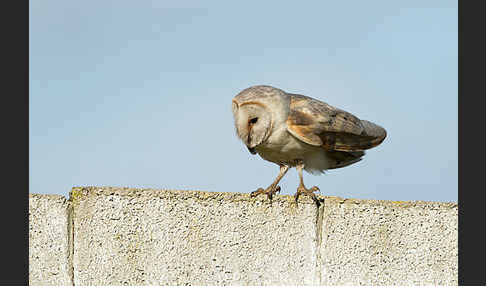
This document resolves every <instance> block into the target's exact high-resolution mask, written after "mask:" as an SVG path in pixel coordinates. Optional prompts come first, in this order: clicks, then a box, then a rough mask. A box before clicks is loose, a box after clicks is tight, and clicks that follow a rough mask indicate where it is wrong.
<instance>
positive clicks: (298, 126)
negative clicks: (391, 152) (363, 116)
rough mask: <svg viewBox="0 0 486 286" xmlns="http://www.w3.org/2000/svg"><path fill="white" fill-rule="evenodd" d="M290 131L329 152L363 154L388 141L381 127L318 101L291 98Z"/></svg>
mask: <svg viewBox="0 0 486 286" xmlns="http://www.w3.org/2000/svg"><path fill="white" fill-rule="evenodd" d="M290 97H291V101H290V114H289V117H288V119H287V130H288V131H289V132H290V133H291V134H292V135H294V136H295V137H297V138H298V139H300V140H302V141H303V142H305V143H307V144H310V145H314V146H322V147H323V148H324V149H326V150H329V151H361V150H366V149H370V148H372V147H375V146H377V145H378V144H380V143H381V142H383V140H384V139H385V137H386V131H385V129H383V128H382V127H380V126H378V125H376V124H374V123H371V122H369V121H366V120H360V119H359V118H357V117H356V116H354V115H352V114H351V113H349V112H346V111H344V110H341V109H338V108H335V107H333V106H331V105H329V104H327V103H324V102H321V101H319V100H316V99H313V98H310V97H307V96H304V95H299V94H290Z"/></svg>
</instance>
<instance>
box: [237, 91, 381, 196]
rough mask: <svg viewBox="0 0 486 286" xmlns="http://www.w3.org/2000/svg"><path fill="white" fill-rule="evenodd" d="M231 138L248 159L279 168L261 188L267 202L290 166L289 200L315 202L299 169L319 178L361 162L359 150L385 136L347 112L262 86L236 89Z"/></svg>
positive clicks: (255, 192)
mask: <svg viewBox="0 0 486 286" xmlns="http://www.w3.org/2000/svg"><path fill="white" fill-rule="evenodd" d="M232 111H233V116H234V122H235V127H236V133H237V136H238V137H239V138H240V139H241V140H242V141H243V143H244V144H245V145H246V147H247V148H248V150H249V151H250V153H251V154H253V155H255V154H258V155H260V157H262V158H263V159H264V160H267V161H270V162H273V163H275V164H277V165H279V166H280V172H279V174H278V176H277V178H276V179H275V180H274V181H273V183H272V184H270V186H269V187H268V188H266V189H263V188H259V189H258V190H256V191H254V192H252V193H251V197H254V196H257V195H259V194H266V195H267V196H268V198H269V199H270V200H271V199H272V196H273V194H275V193H276V192H280V186H278V183H279V181H280V180H281V179H282V177H283V176H284V175H285V173H287V171H288V170H289V168H292V167H295V168H297V171H298V173H299V178H300V184H299V186H298V188H297V192H296V193H295V195H294V197H295V200H296V201H297V200H298V198H299V195H301V194H306V195H309V196H311V197H312V199H314V201H316V202H317V198H316V196H315V194H314V192H316V191H319V188H318V187H317V186H314V187H312V188H310V189H307V188H306V187H305V185H304V179H303V175H302V170H306V171H307V172H309V173H312V174H322V173H324V171H325V170H328V169H336V168H342V167H345V166H349V165H351V164H354V163H356V162H358V161H361V159H362V157H363V156H364V154H365V152H364V150H366V149H370V148H373V147H375V146H377V145H379V144H380V143H381V142H383V140H384V139H385V137H386V131H385V129H383V128H382V127H380V126H378V125H377V124H374V123H371V122H369V121H366V120H360V119H359V118H358V117H356V116H354V115H352V114H351V113H349V112H346V111H344V110H340V109H338V108H335V107H333V106H331V105H329V104H327V103H324V102H322V101H319V100H317V99H314V98H311V97H308V96H304V95H300V94H291V93H286V92H285V91H283V90H281V89H278V88H275V87H272V86H266V85H258V86H252V87H249V88H246V89H244V90H242V91H241V92H240V93H238V94H237V95H236V96H235V97H234V98H233V100H232Z"/></svg>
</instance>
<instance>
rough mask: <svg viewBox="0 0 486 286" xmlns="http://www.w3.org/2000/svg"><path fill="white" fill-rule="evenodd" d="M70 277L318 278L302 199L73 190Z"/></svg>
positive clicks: (310, 215)
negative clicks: (72, 269)
mask: <svg viewBox="0 0 486 286" xmlns="http://www.w3.org/2000/svg"><path fill="white" fill-rule="evenodd" d="M71 200H72V203H73V207H74V215H73V219H74V221H73V222H74V256H73V264H74V284H75V285H319V279H320V277H319V272H318V270H319V267H318V261H317V257H318V255H317V237H318V231H317V230H318V229H317V224H316V222H317V218H318V209H317V207H316V206H315V204H314V203H313V202H312V201H311V200H310V199H308V198H306V197H303V198H302V200H301V201H299V204H298V205H296V204H295V202H293V200H292V197H290V196H277V197H276V198H274V199H273V202H272V204H270V203H269V202H268V201H267V200H266V196H260V197H257V198H250V197H249V195H248V194H238V193H208V192H197V191H170V190H151V189H145V190H140V189H122V188H97V187H89V188H74V189H73V190H72V191H71Z"/></svg>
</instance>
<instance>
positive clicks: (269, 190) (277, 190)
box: [250, 185, 280, 200]
mask: <svg viewBox="0 0 486 286" xmlns="http://www.w3.org/2000/svg"><path fill="white" fill-rule="evenodd" d="M275 193H280V186H278V185H270V186H269V187H268V188H266V189H263V188H258V190H256V191H253V192H251V193H250V197H252V198H254V197H256V196H258V195H260V194H267V197H268V199H269V200H272V198H273V195H274V194H275Z"/></svg>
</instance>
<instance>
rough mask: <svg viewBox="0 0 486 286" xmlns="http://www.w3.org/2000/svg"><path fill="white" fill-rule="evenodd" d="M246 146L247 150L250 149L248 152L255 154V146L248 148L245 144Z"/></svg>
mask: <svg viewBox="0 0 486 286" xmlns="http://www.w3.org/2000/svg"><path fill="white" fill-rule="evenodd" d="M246 148H248V151H250V153H251V154H252V155H255V154H256V151H255V147H253V148H250V147H248V146H246Z"/></svg>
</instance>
